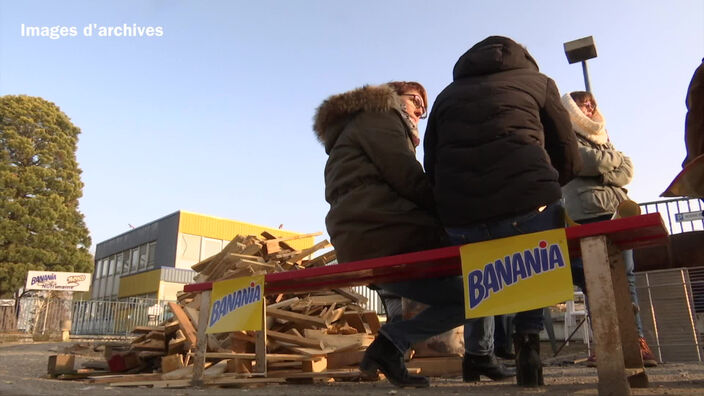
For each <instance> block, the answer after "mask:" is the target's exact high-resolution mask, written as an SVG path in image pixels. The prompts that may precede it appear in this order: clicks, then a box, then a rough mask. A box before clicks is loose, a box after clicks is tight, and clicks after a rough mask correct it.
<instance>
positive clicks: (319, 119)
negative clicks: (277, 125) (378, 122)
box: [313, 85, 401, 153]
mask: <svg viewBox="0 0 704 396" xmlns="http://www.w3.org/2000/svg"><path fill="white" fill-rule="evenodd" d="M392 109H394V110H396V111H398V112H399V113H401V99H400V98H399V96H398V95H397V94H396V92H395V91H394V89H393V88H391V87H390V86H388V85H365V86H363V87H361V88H357V89H354V90H352V91H348V92H345V93H341V94H338V95H333V96H331V97H329V98H327V99H325V101H323V103H322V104H321V105H320V106H319V107H318V108H317V109H316V111H315V116H313V131H314V132H315V135H316V137H317V138H318V140H319V141H320V142H321V143H322V144H323V146H325V151H326V152H327V153H329V152H330V149H331V148H332V146H333V145H334V144H335V141H336V140H337V138H338V136H340V132H342V129H343V128H344V127H345V123H346V121H347V120H348V119H349V117H350V116H352V115H354V114H356V113H358V112H360V111H369V112H386V111H389V110H392Z"/></svg>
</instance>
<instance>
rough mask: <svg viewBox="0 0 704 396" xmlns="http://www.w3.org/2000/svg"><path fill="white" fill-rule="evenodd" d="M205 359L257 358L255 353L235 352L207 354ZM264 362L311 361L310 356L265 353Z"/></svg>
mask: <svg viewBox="0 0 704 396" xmlns="http://www.w3.org/2000/svg"><path fill="white" fill-rule="evenodd" d="M205 358H206V359H249V360H254V359H256V358H257V355H256V354H255V353H235V352H208V353H206V354H205ZM266 360H267V361H268V362H288V361H292V362H300V361H304V360H311V357H310V356H306V355H294V354H288V353H267V354H266Z"/></svg>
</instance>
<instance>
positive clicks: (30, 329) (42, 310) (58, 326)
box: [2, 297, 172, 336]
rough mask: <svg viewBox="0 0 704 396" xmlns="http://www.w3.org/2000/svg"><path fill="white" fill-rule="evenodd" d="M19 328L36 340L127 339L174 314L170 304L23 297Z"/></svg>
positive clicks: (18, 305) (19, 304)
mask: <svg viewBox="0 0 704 396" xmlns="http://www.w3.org/2000/svg"><path fill="white" fill-rule="evenodd" d="M13 308H14V310H15V316H16V318H17V320H16V324H15V328H14V329H13V328H5V329H2V331H5V332H20V333H27V334H32V335H35V336H51V335H52V334H60V332H61V331H62V330H69V329H70V332H71V334H73V335H114V336H126V335H128V334H129V333H130V332H131V331H132V329H134V328H135V327H136V326H156V325H158V324H159V323H162V322H163V321H164V320H166V319H168V318H169V317H170V316H171V315H172V314H171V312H170V310H169V308H168V301H163V300H153V299H130V300H127V301H102V300H88V301H82V300H70V299H60V298H46V297H22V298H20V299H18V300H17V302H16V304H15V307H13Z"/></svg>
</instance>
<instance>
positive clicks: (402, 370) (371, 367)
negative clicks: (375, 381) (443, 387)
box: [359, 334, 430, 388]
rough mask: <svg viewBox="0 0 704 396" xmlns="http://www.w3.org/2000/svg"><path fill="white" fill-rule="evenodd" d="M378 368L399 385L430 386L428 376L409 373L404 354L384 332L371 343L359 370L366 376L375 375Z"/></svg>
mask: <svg viewBox="0 0 704 396" xmlns="http://www.w3.org/2000/svg"><path fill="white" fill-rule="evenodd" d="M377 370H379V371H381V372H382V373H384V375H385V376H386V378H388V379H389V382H391V383H392V384H394V385H396V386H399V387H405V386H409V387H414V388H427V387H429V386H430V381H428V378H427V377H423V376H420V375H412V374H409V373H408V370H407V369H406V363H404V361H403V354H402V353H401V352H400V351H399V350H398V348H396V346H395V345H394V344H393V343H391V341H389V339H388V338H386V337H385V336H383V335H382V334H379V335H377V337H376V339H375V340H374V342H372V344H371V345H369V347H368V348H367V351H366V352H365V353H364V358H363V359H362V362H361V363H360V364H359V371H361V372H362V374H363V375H365V376H368V377H373V376H374V375H376V371H377Z"/></svg>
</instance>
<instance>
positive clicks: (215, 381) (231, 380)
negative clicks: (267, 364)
mask: <svg viewBox="0 0 704 396" xmlns="http://www.w3.org/2000/svg"><path fill="white" fill-rule="evenodd" d="M284 382H286V379H285V378H241V377H234V376H233V377H230V376H227V374H225V375H223V376H220V377H218V378H208V379H206V380H205V384H206V385H255V384H280V383H284Z"/></svg>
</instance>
